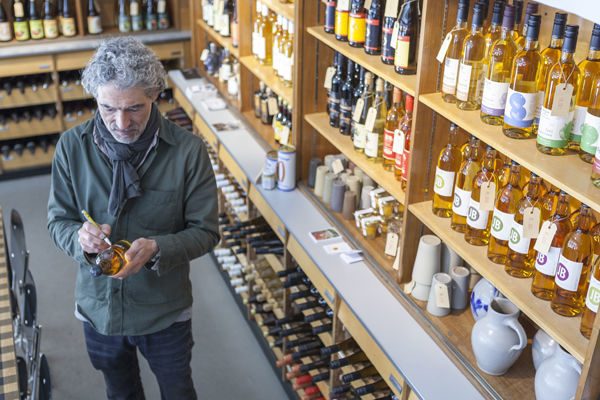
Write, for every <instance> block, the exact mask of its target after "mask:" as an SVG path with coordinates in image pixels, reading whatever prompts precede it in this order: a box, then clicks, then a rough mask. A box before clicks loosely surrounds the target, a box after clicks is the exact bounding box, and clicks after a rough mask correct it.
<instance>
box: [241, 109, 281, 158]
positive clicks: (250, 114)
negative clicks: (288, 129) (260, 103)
mask: <svg viewBox="0 0 600 400" xmlns="http://www.w3.org/2000/svg"><path fill="white" fill-rule="evenodd" d="M242 116H243V117H244V118H245V119H246V121H247V122H248V124H249V125H250V126H251V127H252V129H254V130H255V131H256V133H258V134H259V135H260V137H262V138H263V139H264V140H265V142H267V144H268V145H269V147H270V149H271V150H275V149H278V148H279V144H278V143H277V142H276V141H275V132H274V131H273V127H272V126H271V125H265V124H263V123H262V122H261V120H260V119H259V118H256V116H255V115H254V111H253V110H250V111H244V112H242Z"/></svg>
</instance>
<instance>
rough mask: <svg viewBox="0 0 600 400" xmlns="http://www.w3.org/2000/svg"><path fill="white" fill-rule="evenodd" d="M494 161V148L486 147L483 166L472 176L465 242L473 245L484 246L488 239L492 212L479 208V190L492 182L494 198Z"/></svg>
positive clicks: (494, 196) (496, 182)
mask: <svg viewBox="0 0 600 400" xmlns="http://www.w3.org/2000/svg"><path fill="white" fill-rule="evenodd" d="M495 162H496V150H494V149H493V148H492V147H491V146H488V147H487V150H486V153H485V156H484V157H483V166H482V168H481V171H479V172H478V173H477V175H475V178H473V187H472V189H471V200H470V201H469V209H468V211H467V227H466V230H465V240H466V241H467V243H469V244H472V245H475V246H485V245H487V244H488V243H489V241H490V223H491V222H492V213H490V211H489V210H483V209H482V208H481V203H480V202H481V191H482V187H484V185H487V184H488V183H489V184H491V183H493V184H494V195H493V198H494V199H495V198H496V191H495V188H496V187H498V178H497V177H496V175H495V174H494V166H495Z"/></svg>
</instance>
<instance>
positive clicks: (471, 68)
mask: <svg viewBox="0 0 600 400" xmlns="http://www.w3.org/2000/svg"><path fill="white" fill-rule="evenodd" d="M482 12H483V6H482V5H481V4H480V3H476V4H475V5H474V6H473V21H472V23H471V33H470V34H469V35H467V37H465V41H464V43H463V48H462V52H461V56H460V64H459V68H458V69H459V71H458V81H457V84H456V99H457V103H456V105H457V106H458V108H459V109H461V110H477V109H479V107H480V105H481V90H482V89H483V60H484V58H485V54H484V51H485V39H484V38H483V15H482Z"/></svg>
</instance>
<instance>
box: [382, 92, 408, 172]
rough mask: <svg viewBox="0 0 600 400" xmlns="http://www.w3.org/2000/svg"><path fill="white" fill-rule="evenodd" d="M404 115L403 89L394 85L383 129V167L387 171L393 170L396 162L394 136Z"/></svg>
mask: <svg viewBox="0 0 600 400" xmlns="http://www.w3.org/2000/svg"><path fill="white" fill-rule="evenodd" d="M403 117H404V109H403V107H402V91H401V90H400V89H398V88H397V87H394V95H393V100H392V107H391V108H390V110H389V111H388V114H387V117H386V120H385V128H384V130H383V168H384V169H386V170H387V171H393V170H394V165H395V164H396V153H395V152H394V137H395V135H396V134H397V133H396V130H398V127H399V125H400V121H401V120H402V118H403Z"/></svg>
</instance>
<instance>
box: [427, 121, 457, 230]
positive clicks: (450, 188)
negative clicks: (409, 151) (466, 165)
mask: <svg viewBox="0 0 600 400" xmlns="http://www.w3.org/2000/svg"><path fill="white" fill-rule="evenodd" d="M460 164H461V155H460V149H459V148H458V125H456V124H455V123H453V122H451V123H450V133H449V134H448V144H447V145H446V147H444V148H443V149H442V150H441V151H440V156H439V157H438V162H437V167H436V170H435V180H434V184H433V202H432V212H433V213H434V214H435V215H437V216H438V217H443V218H450V217H451V216H452V202H453V197H454V185H455V183H456V173H457V172H458V170H459V168H460Z"/></svg>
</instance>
